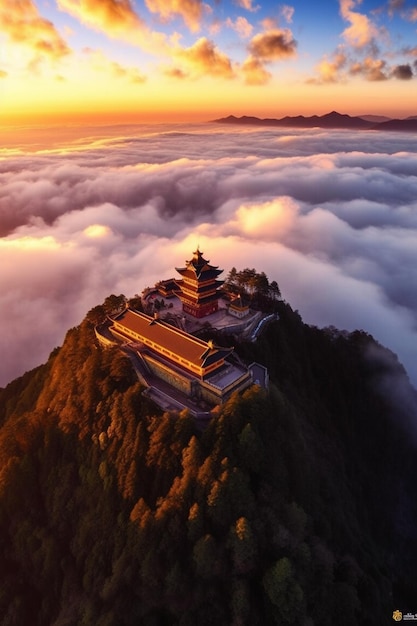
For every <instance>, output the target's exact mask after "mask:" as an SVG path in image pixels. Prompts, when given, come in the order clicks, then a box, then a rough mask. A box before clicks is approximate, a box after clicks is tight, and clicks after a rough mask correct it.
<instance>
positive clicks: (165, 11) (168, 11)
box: [145, 0, 205, 32]
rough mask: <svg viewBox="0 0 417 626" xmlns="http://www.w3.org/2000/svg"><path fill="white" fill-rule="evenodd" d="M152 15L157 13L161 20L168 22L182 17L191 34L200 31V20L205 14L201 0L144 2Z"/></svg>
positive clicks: (149, 0) (147, 0) (155, 0)
mask: <svg viewBox="0 0 417 626" xmlns="http://www.w3.org/2000/svg"><path fill="white" fill-rule="evenodd" d="M145 1H146V6H147V7H148V9H149V11H151V12H152V13H157V14H158V15H159V16H160V18H161V19H162V20H166V21H169V20H171V19H172V18H174V17H176V16H180V17H182V19H183V20H184V23H185V24H186V25H187V27H188V28H189V29H190V31H192V32H197V31H199V30H200V24H201V19H202V17H203V15H204V12H205V5H204V3H203V2H202V0H145Z"/></svg>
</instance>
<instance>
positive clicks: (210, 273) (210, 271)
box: [175, 248, 223, 280]
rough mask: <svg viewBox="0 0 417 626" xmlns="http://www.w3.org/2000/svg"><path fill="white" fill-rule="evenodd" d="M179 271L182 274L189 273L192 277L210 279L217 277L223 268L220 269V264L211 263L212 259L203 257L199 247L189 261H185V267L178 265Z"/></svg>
mask: <svg viewBox="0 0 417 626" xmlns="http://www.w3.org/2000/svg"><path fill="white" fill-rule="evenodd" d="M175 269H176V270H177V272H179V273H180V274H181V275H182V276H185V275H188V276H189V277H190V278H194V277H195V276H197V278H201V277H202V275H204V278H205V279H207V280H210V278H216V276H218V275H219V274H221V273H222V272H223V270H219V267H218V265H210V261H208V260H207V259H205V258H204V257H203V253H202V252H201V251H200V249H199V248H197V250H195V251H194V252H193V258H192V259H190V260H189V261H185V267H176V268H175Z"/></svg>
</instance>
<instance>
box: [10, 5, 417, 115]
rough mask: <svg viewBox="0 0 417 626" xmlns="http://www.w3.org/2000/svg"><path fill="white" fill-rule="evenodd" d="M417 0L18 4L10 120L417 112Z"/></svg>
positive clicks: (12, 31) (12, 13)
mask: <svg viewBox="0 0 417 626" xmlns="http://www.w3.org/2000/svg"><path fill="white" fill-rule="evenodd" d="M416 32H417V2H415V0H387V1H385V2H384V0H363V1H362V2H361V1H360V0H318V1H316V2H311V0H303V1H300V2H291V3H288V4H287V3H280V2H276V1H266V2H265V1H263V0H260V1H259V2H257V1H256V0H217V1H215V2H203V1H202V0H36V1H35V0H7V2H1V4H0V127H1V126H6V125H19V124H45V123H48V124H57V125H62V124H63V123H65V124H86V123H90V124H98V123H102V124H109V123H114V124H120V123H133V122H135V123H147V122H165V123H166V122H198V121H206V120H208V119H212V118H213V117H220V116H223V115H228V114H235V115H243V114H247V115H258V116H260V117H263V116H274V117H281V116H284V115H297V114H304V115H311V114H324V113H327V112H329V111H331V110H338V111H339V112H342V113H349V114H352V115H361V114H378V115H386V116H389V117H408V116H411V115H416V114H417V110H416V104H415V93H416V80H417V41H416Z"/></svg>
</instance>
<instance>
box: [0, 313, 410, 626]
mask: <svg viewBox="0 0 417 626" xmlns="http://www.w3.org/2000/svg"><path fill="white" fill-rule="evenodd" d="M277 306H278V307H279V313H280V319H279V320H278V321H276V322H273V323H271V324H270V325H269V326H268V328H267V329H266V330H265V332H264V334H263V335H262V337H261V338H260V340H259V341H257V342H256V343H255V344H249V343H248V344H244V343H242V344H239V345H237V346H236V349H237V351H238V352H239V353H240V355H241V357H242V358H246V359H247V360H250V361H253V360H257V361H259V362H261V363H264V364H265V365H266V366H267V367H268V368H269V371H270V376H271V388H270V391H269V392H268V393H266V392H264V391H262V390H261V389H259V388H258V387H255V386H254V387H252V388H250V389H249V390H247V391H246V392H245V393H244V394H243V395H241V396H238V395H236V396H233V397H232V398H231V399H230V400H229V401H228V402H227V404H225V405H224V406H222V407H221V408H219V410H218V411H217V414H216V415H215V417H214V418H213V419H212V421H211V423H210V425H209V426H208V428H207V429H205V430H204V432H201V430H199V429H198V428H197V427H196V424H195V422H194V420H193V419H192V418H191V417H190V416H189V415H187V414H186V413H182V414H161V412H160V411H159V410H158V409H157V408H156V407H155V405H153V404H151V403H150V402H149V401H148V400H146V399H145V398H144V397H143V396H142V395H141V391H142V389H141V386H140V384H139V383H138V381H137V379H136V377H135V374H134V372H133V370H132V368H131V365H130V361H129V360H128V358H127V357H126V356H125V355H124V354H123V353H122V352H121V351H119V350H118V349H115V348H114V349H107V350H104V349H102V348H101V347H99V346H97V345H96V343H95V341H94V333H93V326H92V323H91V322H90V321H88V318H86V320H84V322H83V323H82V324H81V325H80V326H79V327H77V328H73V329H71V330H70V331H69V332H68V334H67V337H66V339H65V342H64V345H63V346H62V348H60V349H59V350H55V351H54V352H53V353H52V354H51V357H50V359H49V361H48V363H46V364H45V365H43V366H41V367H39V368H37V369H36V370H34V371H32V372H29V373H27V374H25V376H23V377H22V378H20V379H18V380H16V381H14V382H13V383H11V384H10V385H9V386H8V387H7V388H5V389H3V390H0V420H1V424H2V426H1V430H0V468H1V473H0V542H1V554H2V567H1V570H2V584H1V587H0V615H1V624H2V625H3V626H12V625H13V626H14V625H16V626H22V625H23V624H32V625H34V626H36V625H39V626H45V625H54V626H72V625H74V626H75V625H85V626H116V625H120V626H122V625H126V626H127V625H138V624H140V625H142V624H143V625H145V626H148V625H149V626H157V625H168V624H169V625H174V624H178V625H181V626H196V625H198V626H205V625H209V624H215V625H216V626H222V625H234V626H243V625H250V626H257V625H258V626H265V625H269V624H271V625H272V624H279V625H281V624H294V625H296V626H313V625H316V626H334V625H335V624H337V625H338V626H355V625H361V624H368V625H375V626H381V625H384V624H391V623H392V612H393V610H395V609H400V610H402V611H408V610H409V611H413V612H414V611H417V604H416V600H415V599H416V598H417V582H416V579H415V562H416V558H417V509H416V504H417V497H416V496H417V493H416V491H417V488H416V485H415V476H416V469H417V468H416V465H417V461H416V459H417V455H416V448H415V446H416V438H415V433H416V423H415V421H413V419H414V417H415V408H416V399H415V392H414V391H413V389H412V387H411V386H410V385H409V383H408V380H407V377H406V375H405V372H404V370H403V369H402V367H401V366H400V365H399V364H398V363H397V361H396V359H395V357H394V355H392V354H391V353H390V352H389V351H387V350H385V349H383V348H382V347H381V346H379V345H378V344H376V342H375V341H374V340H373V339H372V338H371V337H370V336H368V335H366V334H365V333H363V332H355V333H353V334H349V335H348V334H343V333H338V332H337V331H335V330H334V329H333V330H332V329H329V330H326V331H323V330H318V329H316V328H312V327H308V326H306V325H305V324H303V322H302V320H301V319H300V317H299V315H298V314H297V313H294V312H293V311H292V310H291V308H290V307H289V306H288V305H287V304H285V303H282V302H280V303H277ZM398 391H399V393H398ZM395 393H397V395H396V396H395V395H394V394H395ZM400 400H401V402H400ZM413 602H414V604H413Z"/></svg>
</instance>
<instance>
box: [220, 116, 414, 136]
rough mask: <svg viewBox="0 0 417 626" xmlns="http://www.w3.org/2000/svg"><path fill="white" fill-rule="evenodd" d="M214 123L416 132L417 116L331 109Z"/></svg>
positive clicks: (225, 119) (243, 117) (234, 117)
mask: <svg viewBox="0 0 417 626" xmlns="http://www.w3.org/2000/svg"><path fill="white" fill-rule="evenodd" d="M212 123H216V124H243V125H253V126H277V127H291V128H340V129H354V130H394V131H405V132H417V116H410V117H408V118H406V119H390V118H388V117H384V116H379V115H364V116H352V115H347V114H345V113H338V112H337V111H331V112H330V113H326V114H325V115H312V116H310V117H305V116H304V115H296V116H289V115H287V116H285V117H282V118H259V117H254V116H248V115H243V116H242V117H236V116H235V115H229V116H228V117H223V118H219V119H216V120H212Z"/></svg>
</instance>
